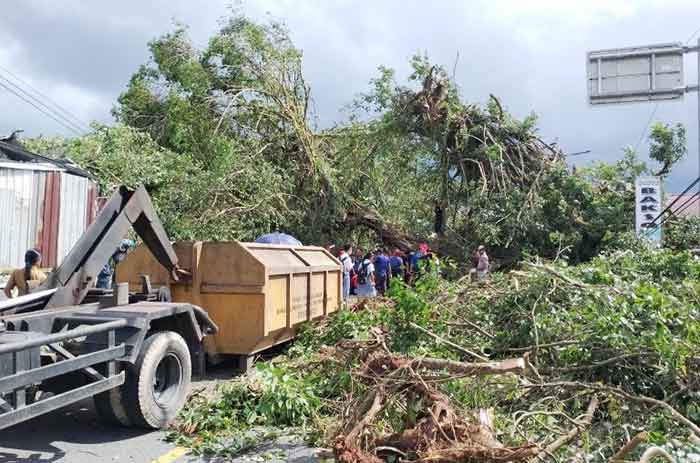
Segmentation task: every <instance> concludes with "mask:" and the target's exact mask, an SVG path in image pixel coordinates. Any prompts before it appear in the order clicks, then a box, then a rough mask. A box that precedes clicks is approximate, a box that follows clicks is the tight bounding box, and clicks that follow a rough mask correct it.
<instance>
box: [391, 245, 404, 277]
mask: <svg viewBox="0 0 700 463" xmlns="http://www.w3.org/2000/svg"><path fill="white" fill-rule="evenodd" d="M389 263H390V264H391V277H392V278H393V277H399V278H401V277H403V265H404V264H403V257H401V251H399V250H398V249H394V253H393V255H392V256H391V257H390V258H389Z"/></svg>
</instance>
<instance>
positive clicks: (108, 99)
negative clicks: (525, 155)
mask: <svg viewBox="0 0 700 463" xmlns="http://www.w3.org/2000/svg"><path fill="white" fill-rule="evenodd" d="M226 3H227V2H223V1H222V2H206V3H205V2H190V1H186V0H179V1H166V0H158V1H152V2H137V1H135V0H125V1H121V2H83V1H78V0H64V1H62V2H52V1H50V0H41V1H40V0H31V1H22V0H10V1H6V2H4V4H3V7H4V8H3V9H4V13H3V15H2V16H1V17H0V63H4V64H5V67H8V68H10V69H11V70H12V71H13V72H15V73H18V74H20V75H21V76H22V77H23V78H25V79H27V80H29V81H30V82H31V83H32V84H34V85H35V86H37V87H38V88H40V89H42V91H44V92H45V93H48V94H49V95H51V96H52V98H54V99H56V100H57V101H58V102H59V103H61V104H62V105H65V106H66V107H68V108H70V109H71V111H73V112H75V113H76V114H78V115H79V116H80V117H81V118H84V119H97V120H101V121H109V120H110V116H109V111H110V109H111V107H112V105H113V104H114V101H115V99H116V97H117V96H118V94H119V93H120V92H121V91H122V90H123V89H124V87H125V85H126V83H127V81H128V79H129V77H130V76H131V74H132V73H133V72H134V71H135V70H136V69H137V68H138V66H139V65H140V64H142V63H144V62H145V61H146V59H147V57H148V53H147V47H146V44H147V42H148V41H149V40H151V39H152V38H154V37H155V36H157V35H159V34H161V33H163V32H165V31H168V30H170V29H172V21H173V19H175V20H178V21H181V22H184V23H186V24H188V25H189V26H190V31H191V34H192V36H193V40H194V42H195V43H196V44H200V45H201V44H204V43H206V40H207V38H208V37H209V36H210V35H211V34H212V33H213V32H214V31H215V30H216V27H217V20H218V18H220V17H221V16H222V15H223V14H225V13H226V9H227V6H226ZM433 3H434V4H428V3H426V2H421V1H417V0H415V1H396V0H392V1H382V2H362V3H358V2H351V1H332V2H331V1H320V0H316V1H313V0H309V1H291V0H281V1H274V2H272V1H246V2H243V4H242V8H243V10H244V11H245V12H246V13H248V14H250V15H251V16H253V17H254V18H257V19H260V20H266V19H267V18H268V17H270V16H271V17H273V18H277V19H282V20H284V21H285V22H286V23H287V24H288V26H289V28H290V30H291V33H292V36H293V39H294V41H295V43H296V44H297V46H299V47H300V48H302V49H303V51H304V64H305V71H306V75H307V78H308V80H309V83H310V84H311V85H312V88H313V92H314V100H315V102H316V106H317V109H318V114H319V118H320V122H321V124H322V125H330V124H333V123H336V122H339V121H342V120H343V118H344V115H343V113H342V112H341V111H340V109H341V108H342V107H343V106H344V105H346V104H347V103H349V102H350V101H351V100H352V98H353V97H354V96H355V95H357V94H358V93H359V92H362V91H364V90H366V89H367V82H368V81H369V79H370V78H372V77H373V76H375V75H376V67H377V66H378V65H380V64H383V65H387V66H391V67H394V68H396V69H397V73H398V75H399V78H400V79H403V78H404V77H405V76H406V75H407V74H408V72H409V69H408V65H407V62H408V58H409V57H410V56H411V55H413V54H414V53H416V52H422V51H425V52H427V53H428V54H429V56H430V57H431V58H432V59H433V60H434V61H436V62H438V63H440V64H443V65H445V66H446V67H447V68H449V69H450V70H451V69H452V67H453V65H454V63H455V58H456V56H457V54H458V53H459V60H458V62H457V65H456V68H455V73H456V78H457V81H458V83H459V86H460V89H461V91H462V93H463V95H464V97H465V98H466V99H467V100H469V101H474V102H481V103H483V102H484V101H486V99H487V98H488V94H489V93H493V94H495V95H497V96H499V98H501V99H502V101H503V102H504V104H505V105H506V106H507V107H508V109H510V110H511V111H512V112H513V113H515V114H516V115H517V116H519V117H524V116H526V115H527V114H529V113H530V112H531V111H535V112H536V113H538V114H539V116H540V127H541V134H542V136H543V137H544V138H545V139H547V140H555V141H557V142H558V143H559V144H560V145H561V146H562V147H563V148H564V149H565V150H566V151H580V150H584V149H590V150H592V154H591V155H590V156H581V157H578V158H575V162H576V163H577V164H585V163H589V162H591V161H592V160H596V159H600V160H608V161H609V160H614V159H617V158H619V157H620V155H621V150H622V147H624V146H627V145H632V146H635V145H637V144H638V142H639V139H640V135H641V134H642V131H643V129H644V127H645V126H646V124H647V121H648V120H649V116H650V114H651V112H652V110H653V106H652V105H650V104H636V105H627V106H619V107H612V106H609V107H597V108H591V107H589V106H588V104H587V102H586V87H585V62H584V57H585V52H586V51H588V50H591V49H598V48H610V47H617V46H629V45H638V44H648V43H657V42H669V41H685V40H686V39H687V38H688V37H689V36H690V34H691V33H692V32H693V31H695V30H696V29H697V28H698V27H700V22H698V21H697V18H699V17H700V15H699V14H698V13H700V4H697V3H696V2H690V1H676V2H670V3H671V4H669V2H660V1H631V0H630V1H625V0H622V1H618V2H615V3H612V2H605V1H597V0H594V1H588V2H561V1H554V0H533V1H530V2H522V1H516V0H501V1H481V0H479V1H469V2H451V3H449V2H433ZM695 62H696V60H695V56H694V55H692V56H691V57H689V58H688V60H687V68H686V76H687V77H686V81H687V82H686V83H688V84H694V83H695V81H696V75H697V74H696V65H695ZM657 120H658V121H662V122H669V123H675V122H682V123H684V124H686V126H687V127H688V139H689V144H688V148H689V155H688V159H686V160H685V161H684V162H683V163H682V164H681V165H680V166H679V167H678V168H677V169H676V171H675V172H674V174H673V175H672V176H671V178H670V181H669V188H670V189H672V190H679V189H682V188H683V186H684V185H685V184H687V183H688V182H689V181H690V180H692V179H693V178H695V177H696V176H697V171H698V167H697V166H698V155H697V141H696V138H697V131H696V130H697V129H696V127H697V107H696V95H695V94H689V95H688V96H687V98H686V99H685V100H684V101H682V102H678V103H661V104H660V105H659V106H658V109H657V111H656V114H655V117H654V121H657ZM15 127H22V128H24V129H26V130H27V133H28V134H29V135H37V134H40V133H43V134H55V133H65V132H66V131H65V130H62V129H61V127H60V126H57V124H55V123H54V122H53V121H51V120H50V119H47V118H46V117H45V116H43V115H41V114H39V113H38V112H36V111H34V110H33V109H32V108H29V107H27V105H26V104H24V103H23V102H21V101H19V100H17V98H15V97H13V96H11V95H7V93H6V92H4V91H2V90H1V89H0V133H3V132H8V131H9V130H11V129H12V128H15ZM640 149H641V150H642V151H644V152H645V151H646V150H647V147H646V142H645V141H643V142H642V143H641V145H640Z"/></svg>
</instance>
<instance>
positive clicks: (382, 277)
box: [374, 249, 391, 296]
mask: <svg viewBox="0 0 700 463" xmlns="http://www.w3.org/2000/svg"><path fill="white" fill-rule="evenodd" d="M374 271H375V279H376V284H375V288H376V289H377V294H378V295H380V296H383V295H384V292H385V291H386V289H387V286H388V283H389V279H390V278H391V263H390V261H389V256H387V252H386V250H385V249H381V250H380V251H377V253H376V254H375V256H374Z"/></svg>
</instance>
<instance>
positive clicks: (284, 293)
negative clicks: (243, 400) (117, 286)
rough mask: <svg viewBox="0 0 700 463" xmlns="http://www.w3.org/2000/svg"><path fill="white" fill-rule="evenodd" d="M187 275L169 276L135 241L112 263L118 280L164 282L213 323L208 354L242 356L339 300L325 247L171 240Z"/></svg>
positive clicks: (338, 283)
mask: <svg viewBox="0 0 700 463" xmlns="http://www.w3.org/2000/svg"><path fill="white" fill-rule="evenodd" d="M173 247H174V249H175V252H176V253H177V256H178V260H179V264H180V267H181V268H182V269H184V270H187V271H188V272H190V273H191V278H186V279H182V280H181V281H177V282H176V281H173V280H171V279H170V277H169V275H168V273H167V271H166V270H165V269H164V268H163V267H161V266H160V264H158V262H157V261H156V260H155V259H154V258H153V256H152V255H151V254H150V252H149V251H148V248H146V247H145V246H143V245H141V246H139V247H138V248H136V249H135V250H134V251H133V252H132V253H131V254H129V256H128V257H127V259H126V260H125V261H124V262H122V263H121V264H119V265H118V266H117V272H116V273H117V276H116V279H117V281H118V282H120V283H121V282H128V283H129V285H130V287H132V288H134V287H139V286H140V284H141V275H149V276H150V279H151V283H152V285H153V286H154V287H157V286H169V287H170V291H171V294H172V299H173V301H175V302H189V303H191V304H195V305H198V306H200V307H202V308H203V309H204V310H206V311H207V312H208V313H209V316H210V317H211V318H212V319H213V320H214V322H215V323H216V324H217V325H218V326H219V333H218V334H216V335H214V336H207V337H206V338H205V349H206V351H207V353H208V354H210V355H212V354H216V355H219V354H233V355H238V356H242V357H243V358H246V359H247V358H249V357H250V355H252V354H255V353H258V352H260V351H262V350H265V349H267V348H269V347H272V346H274V345H276V344H280V343H282V342H284V341H287V340H289V339H292V338H293V337H294V335H295V327H296V326H297V325H298V324H300V323H302V322H304V321H307V320H313V319H315V318H319V317H322V316H324V315H327V314H329V313H332V312H335V311H336V310H338V309H339V308H340V304H341V302H342V295H341V291H342V270H341V265H340V262H339V261H338V260H337V259H336V258H335V257H334V256H333V255H332V254H330V253H329V252H328V251H327V250H326V249H324V248H321V247H312V246H288V245H274V244H261V243H243V242H238V241H227V242H201V241H196V242H176V243H174V245H173Z"/></svg>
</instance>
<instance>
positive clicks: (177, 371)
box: [124, 331, 192, 429]
mask: <svg viewBox="0 0 700 463" xmlns="http://www.w3.org/2000/svg"><path fill="white" fill-rule="evenodd" d="M191 376H192V359H191V357H190V350H189V348H188V347H187V343H186V342H185V340H184V339H183V338H182V336H180V335H179V334H177V333H175V332H174V331H159V332H156V333H153V334H152V335H150V336H149V337H147V338H146V340H145V341H144V342H143V346H142V347H141V352H139V355H138V357H137V359H136V363H135V364H134V365H133V366H131V367H130V368H127V376H126V382H125V384H124V386H125V387H124V390H125V393H126V394H125V398H126V407H127V411H128V415H129V418H130V421H131V422H132V424H134V425H136V426H141V427H144V428H151V429H159V428H163V427H165V426H167V425H168V424H170V423H172V422H173V420H175V418H176V417H177V414H178V413H179V412H180V410H181V409H182V407H183V405H185V401H186V400H187V395H188V393H189V390H190V381H191Z"/></svg>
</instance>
